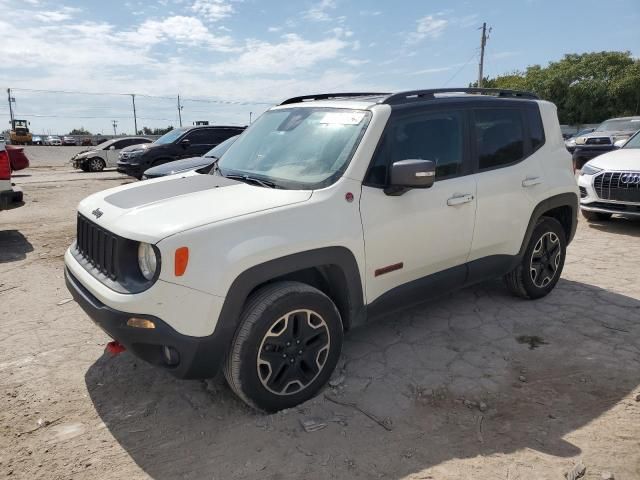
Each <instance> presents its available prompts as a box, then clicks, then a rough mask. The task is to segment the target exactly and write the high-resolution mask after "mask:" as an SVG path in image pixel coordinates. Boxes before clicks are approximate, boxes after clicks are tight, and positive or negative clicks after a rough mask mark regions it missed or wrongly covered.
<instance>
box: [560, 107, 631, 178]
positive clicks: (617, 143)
mask: <svg viewBox="0 0 640 480" xmlns="http://www.w3.org/2000/svg"><path fill="white" fill-rule="evenodd" d="M639 130H640V116H635V117H621V118H612V119H609V120H606V121H605V122H603V123H601V124H600V125H599V126H598V127H596V128H595V129H588V130H583V131H581V132H578V133H577V134H576V135H575V136H573V137H571V138H569V139H568V140H566V141H565V145H566V147H567V150H569V152H570V153H572V155H573V167H574V169H575V170H580V169H582V167H583V166H584V164H585V163H587V162H588V161H589V160H591V159H592V158H595V157H597V156H598V155H602V154H603V153H606V152H610V151H611V150H615V149H616V148H620V147H622V146H623V145H624V144H625V142H626V141H627V140H628V139H629V137H631V136H632V135H633V134H634V133H635V132H637V131H639Z"/></svg>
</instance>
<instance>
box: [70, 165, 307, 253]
mask: <svg viewBox="0 0 640 480" xmlns="http://www.w3.org/2000/svg"><path fill="white" fill-rule="evenodd" d="M311 194H312V191H311V190H282V189H271V188H265V187H259V186H253V185H248V184H246V183H242V182H237V181H235V180H230V179H228V178H224V177H221V176H217V175H197V174H194V175H190V174H186V175H184V176H179V177H163V178H160V179H156V180H148V181H146V182H141V183H137V182H136V183H133V184H129V185H125V186H122V187H116V188H113V189H109V190H105V191H103V192H98V193H96V194H94V195H91V196H89V197H87V198H85V199H84V200H83V201H82V202H81V203H80V205H79V206H78V211H79V212H80V213H81V214H82V215H84V216H85V217H87V218H88V219H89V220H91V221H93V222H95V223H96V224H98V225H99V226H101V227H102V228H105V229H106V230H109V231H111V232H113V233H115V234H117V235H120V236H122V237H125V238H129V239H132V240H138V241H143V242H149V243H156V242H159V241H160V240H162V239H163V238H166V237H168V236H170V235H174V234H176V233H179V232H183V231H185V230H189V229H192V228H196V227H200V226H203V225H208V224H211V223H216V222H221V221H224V220H228V219H231V218H236V217H241V216H245V215H250V214H252V213H256V212H261V211H265V210H271V209H275V208H279V207H284V206H287V205H292V204H295V203H300V202H304V201H306V200H308V199H309V198H311Z"/></svg>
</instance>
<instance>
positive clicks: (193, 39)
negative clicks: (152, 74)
mask: <svg viewBox="0 0 640 480" xmlns="http://www.w3.org/2000/svg"><path fill="white" fill-rule="evenodd" d="M123 35H124V36H125V37H126V38H128V39H130V40H131V42H134V44H138V45H140V44H142V45H154V44H157V43H161V42H163V41H166V40H173V41H175V42H176V43H180V44H184V45H191V46H202V47H206V48H210V49H213V50H218V51H230V50H232V43H233V41H232V40H231V37H228V36H216V35H214V34H213V33H211V31H210V30H209V29H208V28H207V27H206V26H205V25H204V24H203V23H202V22H201V21H200V20H199V19H197V18H195V17H184V16H180V15H176V16H173V17H167V18H165V19H163V20H146V21H145V22H144V23H142V24H141V25H140V26H139V27H138V29H137V30H136V31H135V32H128V33H124V34H123Z"/></svg>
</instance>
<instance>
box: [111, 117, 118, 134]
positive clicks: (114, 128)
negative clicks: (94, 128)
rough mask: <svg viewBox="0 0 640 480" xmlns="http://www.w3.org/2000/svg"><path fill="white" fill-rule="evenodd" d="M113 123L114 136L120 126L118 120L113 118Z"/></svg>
mask: <svg viewBox="0 0 640 480" xmlns="http://www.w3.org/2000/svg"><path fill="white" fill-rule="evenodd" d="M111 124H112V125H113V136H114V137H115V136H117V135H118V134H117V133H116V128H118V120H111Z"/></svg>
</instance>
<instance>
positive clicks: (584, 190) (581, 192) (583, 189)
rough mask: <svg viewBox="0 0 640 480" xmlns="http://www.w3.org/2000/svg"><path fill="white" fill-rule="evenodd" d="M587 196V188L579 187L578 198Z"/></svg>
mask: <svg viewBox="0 0 640 480" xmlns="http://www.w3.org/2000/svg"><path fill="white" fill-rule="evenodd" d="M586 196H587V189H586V188H584V187H580V198H585V197H586Z"/></svg>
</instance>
